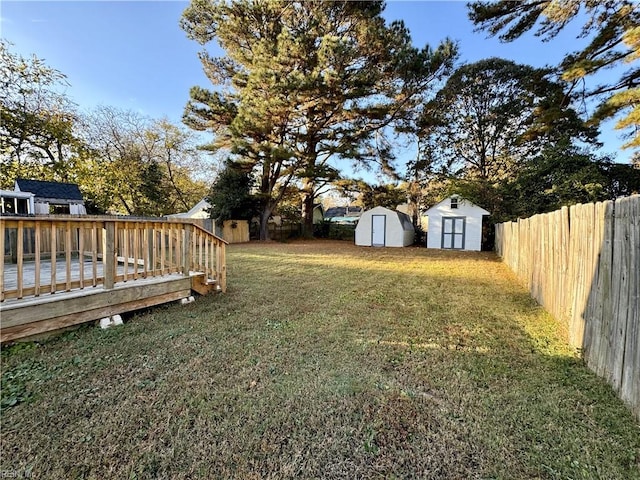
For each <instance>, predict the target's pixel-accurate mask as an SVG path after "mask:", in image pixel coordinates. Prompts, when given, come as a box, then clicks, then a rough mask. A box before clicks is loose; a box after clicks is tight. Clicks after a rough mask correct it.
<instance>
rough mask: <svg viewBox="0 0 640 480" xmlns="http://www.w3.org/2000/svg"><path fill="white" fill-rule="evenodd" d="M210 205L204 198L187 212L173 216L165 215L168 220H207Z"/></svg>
mask: <svg viewBox="0 0 640 480" xmlns="http://www.w3.org/2000/svg"><path fill="white" fill-rule="evenodd" d="M210 208H211V205H209V202H207V200H206V199H205V198H203V199H202V200H200V201H199V202H198V203H196V204H195V206H194V207H193V208H192V209H191V210H189V211H188V212H183V213H174V214H173V215H167V217H169V218H209V209H210Z"/></svg>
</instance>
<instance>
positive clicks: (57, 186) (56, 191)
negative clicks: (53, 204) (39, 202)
mask: <svg viewBox="0 0 640 480" xmlns="http://www.w3.org/2000/svg"><path fill="white" fill-rule="evenodd" d="M16 190H19V191H21V192H31V193H33V194H35V196H36V197H37V198H52V199H53V198H57V199H60V200H79V201H81V200H84V198H83V197H82V192H80V188H79V187H78V185H76V184H75V183H60V182H45V181H42V180H26V179H24V178H19V179H17V180H16Z"/></svg>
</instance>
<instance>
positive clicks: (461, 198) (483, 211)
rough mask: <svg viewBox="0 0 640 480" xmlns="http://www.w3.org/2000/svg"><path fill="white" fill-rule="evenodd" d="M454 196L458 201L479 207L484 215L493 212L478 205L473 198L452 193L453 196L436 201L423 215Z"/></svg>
mask: <svg viewBox="0 0 640 480" xmlns="http://www.w3.org/2000/svg"><path fill="white" fill-rule="evenodd" d="M454 197H455V198H457V199H458V201H460V202H464V203H465V204H467V205H469V206H471V207H474V208H477V209H478V210H479V213H482V215H491V212H487V211H486V210H485V209H484V208H482V207H480V206H478V205H476V204H475V203H473V202H472V201H471V200H467V199H466V198H464V197H461V196H460V195H451V196H449V197H447V198H444V199H442V200H440V201H439V202H438V203H436V204H435V205H433V206H432V207H431V208H429V209H428V210H427V211H425V212H424V213H423V215H429V212H430V211H431V210H435V209H436V208H437V207H439V206H440V205H442V204H444V203H445V202H449V201H451V199H452V198H454Z"/></svg>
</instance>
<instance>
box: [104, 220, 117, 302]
mask: <svg viewBox="0 0 640 480" xmlns="http://www.w3.org/2000/svg"><path fill="white" fill-rule="evenodd" d="M104 228H105V234H106V235H105V246H104V248H105V251H104V288H105V290H112V289H113V286H114V284H115V278H116V270H115V267H116V264H115V259H116V224H115V222H114V221H106V222H104Z"/></svg>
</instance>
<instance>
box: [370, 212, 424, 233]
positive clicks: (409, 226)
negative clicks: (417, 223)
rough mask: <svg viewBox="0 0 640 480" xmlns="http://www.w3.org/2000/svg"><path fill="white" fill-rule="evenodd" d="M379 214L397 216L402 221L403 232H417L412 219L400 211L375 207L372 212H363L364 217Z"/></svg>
mask: <svg viewBox="0 0 640 480" xmlns="http://www.w3.org/2000/svg"><path fill="white" fill-rule="evenodd" d="M379 213H385V214H386V215H393V216H397V217H398V220H400V225H401V226H402V229H403V230H409V231H411V230H415V229H414V227H413V222H412V221H411V217H410V216H409V215H407V214H406V213H402V212H399V211H398V210H391V209H390V208H387V207H374V208H372V209H371V210H367V211H366V212H363V214H362V215H366V214H370V215H374V214H379Z"/></svg>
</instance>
